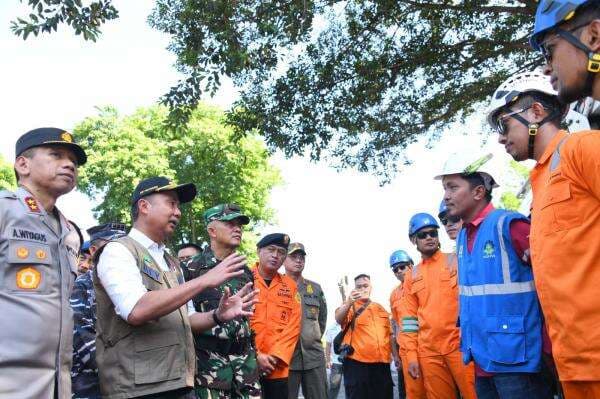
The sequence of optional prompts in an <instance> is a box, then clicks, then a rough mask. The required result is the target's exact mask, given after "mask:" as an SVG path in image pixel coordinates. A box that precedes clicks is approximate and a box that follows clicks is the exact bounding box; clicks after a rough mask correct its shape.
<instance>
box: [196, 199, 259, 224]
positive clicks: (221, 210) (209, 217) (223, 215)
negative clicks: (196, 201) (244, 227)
mask: <svg viewBox="0 0 600 399" xmlns="http://www.w3.org/2000/svg"><path fill="white" fill-rule="evenodd" d="M203 216H204V223H206V224H209V223H210V222H212V221H214V220H221V221H224V222H226V221H228V220H234V219H239V220H240V222H241V223H242V224H248V223H250V218H249V217H248V216H246V215H244V214H243V213H242V210H241V208H240V206H239V205H236V204H219V205H216V206H213V207H212V208H210V209H207V210H206V211H204V214H203Z"/></svg>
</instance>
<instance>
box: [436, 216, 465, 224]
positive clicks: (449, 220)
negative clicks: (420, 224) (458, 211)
mask: <svg viewBox="0 0 600 399" xmlns="http://www.w3.org/2000/svg"><path fill="white" fill-rule="evenodd" d="M440 222H442V224H443V225H444V226H447V225H448V224H456V223H458V222H460V218H459V217H458V216H444V217H442V218H440Z"/></svg>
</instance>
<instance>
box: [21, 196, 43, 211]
mask: <svg viewBox="0 0 600 399" xmlns="http://www.w3.org/2000/svg"><path fill="white" fill-rule="evenodd" d="M25 204H26V205H27V207H28V208H29V210H30V211H31V212H38V213H39V212H40V207H39V206H38V204H37V201H36V200H35V198H33V197H25Z"/></svg>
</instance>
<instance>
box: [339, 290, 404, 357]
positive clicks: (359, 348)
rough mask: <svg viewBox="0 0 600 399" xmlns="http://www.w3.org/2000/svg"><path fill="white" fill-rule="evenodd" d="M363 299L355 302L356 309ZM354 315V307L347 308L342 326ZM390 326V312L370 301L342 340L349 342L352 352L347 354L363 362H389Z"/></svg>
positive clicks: (390, 354)
mask: <svg viewBox="0 0 600 399" xmlns="http://www.w3.org/2000/svg"><path fill="white" fill-rule="evenodd" d="M363 303H364V300H362V299H360V300H358V301H356V302H355V307H356V309H358V308H360V307H361V305H362V304H363ZM353 315H354V308H350V310H348V314H347V315H346V320H345V321H344V324H343V325H342V328H344V327H345V326H346V324H348V323H349V322H350V320H351V319H352V316H353ZM391 336H392V326H391V324H390V314H389V313H388V312H387V311H386V310H385V309H384V308H383V306H381V305H380V304H378V303H375V302H371V304H370V305H369V306H367V308H366V309H365V310H364V311H363V312H362V313H361V314H360V317H357V318H356V320H355V322H354V328H352V329H349V330H348V332H347V333H346V335H345V336H344V340H343V341H342V342H343V343H345V344H351V345H352V347H353V348H354V353H353V354H352V355H350V356H348V357H349V358H350V359H354V360H356V361H358V362H363V363H390V362H391V360H392V358H391V356H392V351H391Z"/></svg>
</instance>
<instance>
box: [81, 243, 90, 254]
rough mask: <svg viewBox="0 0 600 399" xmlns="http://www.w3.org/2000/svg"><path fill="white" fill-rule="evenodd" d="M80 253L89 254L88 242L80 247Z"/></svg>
mask: <svg viewBox="0 0 600 399" xmlns="http://www.w3.org/2000/svg"><path fill="white" fill-rule="evenodd" d="M80 251H81V253H84V252H90V242H89V241H85V242H84V243H83V245H82V246H81V249H80Z"/></svg>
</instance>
